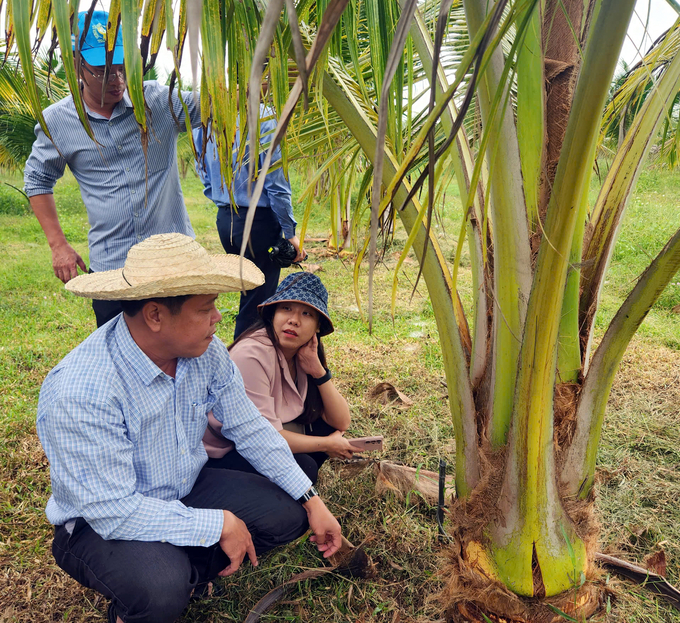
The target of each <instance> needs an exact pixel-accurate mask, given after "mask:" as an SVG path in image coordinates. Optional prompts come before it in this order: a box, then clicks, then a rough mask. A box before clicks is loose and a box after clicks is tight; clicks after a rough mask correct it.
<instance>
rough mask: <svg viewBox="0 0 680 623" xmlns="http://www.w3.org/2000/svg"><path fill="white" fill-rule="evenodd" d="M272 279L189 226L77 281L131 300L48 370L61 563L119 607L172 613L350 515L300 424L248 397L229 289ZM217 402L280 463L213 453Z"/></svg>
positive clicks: (227, 432)
mask: <svg viewBox="0 0 680 623" xmlns="http://www.w3.org/2000/svg"><path fill="white" fill-rule="evenodd" d="M262 281H263V278H262V274H261V273H260V271H259V270H258V269H257V268H256V267H255V266H254V265H253V264H252V263H251V262H248V261H247V260H245V261H244V265H243V267H242V269H241V266H240V259H239V258H238V256H233V255H231V256H230V255H221V256H209V255H208V253H207V252H206V251H205V249H203V248H202V247H201V246H200V245H199V244H198V243H196V242H195V241H194V240H192V239H191V238H190V237H188V236H185V235H182V234H160V235H156V236H152V237H150V238H148V239H147V240H145V241H144V242H141V243H140V244H137V245H135V246H134V247H132V249H131V250H130V252H129V253H128V257H127V260H126V262H125V266H124V268H123V269H120V270H112V271H106V272H102V273H93V274H90V275H80V276H78V277H76V278H75V279H73V280H71V281H69V282H68V284H67V286H66V287H67V289H68V290H70V291H71V292H73V293H74V294H76V295H78V296H86V297H95V296H97V297H100V298H102V299H104V300H107V299H117V300H121V301H123V303H122V305H123V313H122V314H120V315H119V316H118V317H117V318H115V319H114V320H112V321H111V322H109V323H108V324H107V325H106V326H104V327H101V328H100V329H98V330H97V331H95V332H94V333H93V334H92V335H90V337H88V338H87V339H86V340H85V341H84V342H83V343H82V344H80V345H79V346H78V347H77V348H75V349H74V350H73V351H72V352H71V353H70V354H69V355H67V356H66V357H65V358H64V359H63V360H62V361H61V362H60V363H59V364H58V365H57V366H56V367H55V368H54V369H53V370H52V371H51V372H50V373H49V375H48V376H47V378H46V379H45V382H44V383H43V386H42V389H41V392H40V400H39V403H38V421H37V429H38V435H39V437H40V440H41V442H42V445H43V448H44V450H45V454H46V455H47V458H48V459H49V462H50V471H51V480H52V496H51V497H50V499H49V502H48V503H47V509H46V513H47V518H48V519H49V521H50V522H51V523H52V524H54V525H55V535H54V542H53V545H52V551H53V554H54V557H55V559H56V561H57V564H58V565H59V566H60V567H61V568H62V569H64V570H65V571H66V572H67V573H68V574H69V575H71V576H72V577H73V578H75V579H76V580H77V581H78V582H80V583H81V584H83V585H84V586H87V587H90V588H93V589H95V590H97V591H99V592H101V593H103V594H104V595H105V596H107V597H109V598H110V599H111V606H110V608H109V620H110V621H116V620H118V621H135V622H142V621H153V622H155V623H158V622H163V621H173V620H175V619H176V618H177V617H179V616H180V614H181V613H182V611H183V609H184V608H185V607H186V605H187V603H188V602H189V599H190V596H191V594H192V591H194V589H197V590H198V591H199V592H200V591H203V590H204V589H205V587H206V586H207V583H208V582H209V581H210V580H211V579H212V578H214V577H215V576H217V575H223V576H225V575H231V574H232V573H235V572H236V571H237V569H238V568H239V566H240V564H241V562H242V561H243V560H244V559H245V556H246V555H247V556H248V558H249V559H250V561H251V562H252V563H253V564H254V565H257V556H258V555H259V554H261V553H263V552H266V551H267V550H269V549H272V548H273V547H276V546H277V545H281V544H284V543H288V542H289V541H292V540H293V539H295V538H297V537H299V536H300V535H302V534H303V533H304V532H305V530H306V529H307V527H308V525H309V527H310V528H311V530H312V531H313V533H314V535H313V536H312V537H311V540H312V541H314V542H315V543H316V545H317V547H318V549H319V550H320V551H322V552H323V555H324V556H325V557H328V556H330V555H332V554H333V553H335V552H336V551H337V550H338V548H339V547H340V541H341V535H340V526H339V524H338V522H337V521H336V519H335V518H334V517H333V515H332V514H331V513H330V512H329V511H328V509H327V508H326V506H325V505H324V503H323V502H322V501H321V499H320V498H319V496H318V494H317V492H316V490H315V489H313V487H311V482H310V481H309V479H308V478H307V477H306V476H305V475H304V473H303V472H302V470H301V469H300V468H299V467H298V465H297V463H296V462H295V460H294V459H293V456H292V454H291V452H290V450H289V448H288V445H287V444H286V442H285V440H284V439H283V437H281V435H279V434H278V433H277V432H276V431H275V430H274V428H273V427H272V426H271V425H270V424H269V423H268V422H267V421H266V420H265V418H263V417H262V416H261V415H260V414H259V413H258V411H257V410H256V409H255V407H254V405H253V404H252V403H251V402H250V400H248V398H247V397H246V394H245V391H244V388H243V380H242V378H241V375H240V373H239V371H238V369H237V368H236V366H235V365H234V364H233V363H232V361H231V360H230V358H229V355H228V354H227V349H226V348H225V346H224V344H222V342H221V341H220V340H219V339H217V338H216V337H215V335H214V334H215V327H216V324H217V323H218V322H219V321H220V319H221V316H220V313H219V312H218V311H217V309H216V307H215V301H216V299H217V295H218V293H219V292H232V291H237V290H239V289H241V288H246V289H248V288H253V287H256V286H258V285H260V284H261V283H262ZM209 412H212V414H213V415H214V417H215V418H217V420H218V421H219V422H220V424H221V426H222V429H221V430H222V434H223V435H224V436H225V437H227V438H229V439H231V440H233V442H234V443H235V445H236V448H237V449H238V451H239V452H240V453H241V454H242V455H244V456H245V457H246V458H247V459H248V461H250V462H251V463H252V465H253V466H255V467H256V469H257V470H258V472H260V474H263V475H264V476H266V478H264V477H262V476H260V475H255V474H248V473H245V472H237V471H231V470H224V469H207V468H205V467H204V465H205V463H206V460H207V455H206V453H205V450H204V448H203V444H202V443H201V439H202V437H203V433H204V432H205V429H206V424H207V421H208V413H209Z"/></svg>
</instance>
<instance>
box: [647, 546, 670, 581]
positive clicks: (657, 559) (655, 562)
mask: <svg viewBox="0 0 680 623" xmlns="http://www.w3.org/2000/svg"><path fill="white" fill-rule="evenodd" d="M645 567H646V568H647V569H649V570H650V571H651V572H652V573H657V574H658V575H661V576H663V577H666V552H664V551H663V550H662V549H660V550H659V551H658V552H654V553H653V554H650V555H649V556H647V557H646V558H645Z"/></svg>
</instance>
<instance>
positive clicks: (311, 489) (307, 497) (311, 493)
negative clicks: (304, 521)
mask: <svg viewBox="0 0 680 623" xmlns="http://www.w3.org/2000/svg"><path fill="white" fill-rule="evenodd" d="M315 495H319V492H318V491H317V490H316V489H315V488H314V487H309V489H307V491H306V492H305V493H303V494H302V497H299V498H298V500H297V501H298V502H300V504H304V503H305V502H309V500H311V499H312V498H313V497H314V496H315Z"/></svg>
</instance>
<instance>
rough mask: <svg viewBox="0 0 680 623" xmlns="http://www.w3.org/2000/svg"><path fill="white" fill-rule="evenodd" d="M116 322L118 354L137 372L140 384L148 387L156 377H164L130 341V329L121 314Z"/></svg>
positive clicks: (135, 344) (161, 371)
mask: <svg viewBox="0 0 680 623" xmlns="http://www.w3.org/2000/svg"><path fill="white" fill-rule="evenodd" d="M116 322H117V323H118V324H117V325H116V328H115V339H116V342H117V343H118V347H119V348H120V353H121V355H122V357H123V359H125V360H126V361H127V362H128V363H129V364H130V366H131V367H132V368H133V369H134V370H135V371H136V372H137V374H138V375H139V378H140V379H141V380H142V383H144V384H145V385H146V386H147V387H148V386H149V385H151V383H152V382H153V380H154V379H155V378H156V377H157V376H159V375H165V372H163V370H161V369H160V368H159V367H158V366H157V365H156V364H155V363H154V362H153V361H151V359H149V357H148V356H147V355H146V354H145V353H144V351H143V350H142V349H141V348H139V346H137V343H136V342H135V341H134V340H133V339H132V335H130V329H129V328H128V326H127V322H125V317H124V315H123V314H120V316H118V319H117V321H116Z"/></svg>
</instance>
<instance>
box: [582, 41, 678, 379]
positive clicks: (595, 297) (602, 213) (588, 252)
mask: <svg viewBox="0 0 680 623" xmlns="http://www.w3.org/2000/svg"><path fill="white" fill-rule="evenodd" d="M679 88H680V54H678V53H676V55H675V57H674V58H673V60H672V62H671V63H669V64H668V65H666V70H665V72H664V73H663V75H662V76H661V77H660V79H659V80H658V82H657V83H656V84H655V85H654V89H653V91H652V92H651V93H650V94H649V96H648V97H647V99H646V100H645V103H644V105H643V106H642V108H641V109H640V111H639V112H638V114H637V115H636V116H635V119H634V120H633V124H632V126H631V127H630V129H629V130H628V132H627V134H626V136H625V138H624V141H623V143H622V144H621V146H620V148H619V150H618V151H617V153H616V156H615V158H614V162H613V163H612V166H611V168H610V170H609V172H608V174H607V177H606V178H605V181H604V184H603V185H602V188H601V189H600V193H599V195H598V198H597V202H596V204H595V207H594V209H593V217H592V224H593V230H592V235H591V237H590V239H589V241H588V244H587V245H586V248H585V251H584V253H583V268H582V276H581V290H582V294H581V302H580V326H581V337H582V338H583V337H585V340H586V341H587V348H586V355H585V357H584V370H587V369H588V365H589V361H588V359H589V351H590V347H591V343H592V339H593V326H594V324H595V316H596V312H597V306H598V303H599V298H600V293H601V290H602V286H603V283H604V275H605V274H606V271H607V267H608V266H609V260H610V258H611V255H612V253H613V250H614V245H615V243H616V239H617V234H618V230H619V225H620V223H621V219H622V218H623V215H624V213H625V209H626V207H627V205H628V201H629V199H630V196H631V193H632V191H633V188H634V187H635V183H636V181H637V178H638V175H639V174H640V170H641V168H642V165H643V163H644V162H645V159H646V156H647V154H648V153H649V150H650V149H651V147H652V144H653V140H654V138H655V136H656V134H657V133H658V131H659V127H660V125H661V124H662V123H663V121H664V118H665V114H666V110H667V108H668V106H670V105H671V103H672V102H673V101H674V99H675V97H676V93H677V91H678V89H679ZM679 134H680V133H679Z"/></svg>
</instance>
